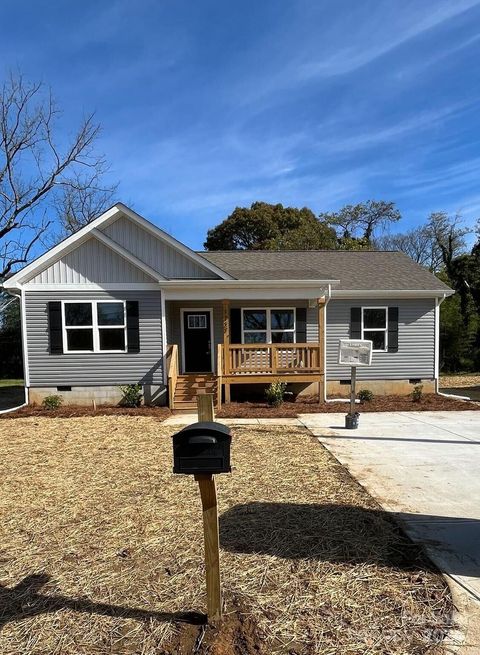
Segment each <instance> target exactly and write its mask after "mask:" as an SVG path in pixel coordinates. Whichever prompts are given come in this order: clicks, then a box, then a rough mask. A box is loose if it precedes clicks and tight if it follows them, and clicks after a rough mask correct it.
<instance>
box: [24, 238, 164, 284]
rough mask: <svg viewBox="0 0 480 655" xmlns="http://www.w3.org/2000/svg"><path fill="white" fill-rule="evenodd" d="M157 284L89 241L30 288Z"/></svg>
mask: <svg viewBox="0 0 480 655" xmlns="http://www.w3.org/2000/svg"><path fill="white" fill-rule="evenodd" d="M154 281H155V280H154V279H153V278H151V277H150V276H149V275H147V274H146V273H144V272H143V271H141V270H140V269H139V268H137V267H136V266H134V265H133V264H130V262H128V261H127V260H126V259H124V258H123V257H120V255H117V254H116V253H115V252H113V250H111V249H110V248H108V247H107V246H104V245H103V243H101V242H100V241H98V240H97V239H95V238H94V237H90V239H89V240H88V241H86V242H84V243H83V244H82V245H80V246H78V248H75V250H72V251H71V252H69V253H68V254H67V255H65V256H64V257H62V258H61V259H59V260H58V261H56V262H55V263H54V264H52V265H51V266H49V267H48V268H46V269H45V270H44V271H42V272H41V273H38V274H37V275H35V277H33V278H32V279H31V280H29V283H30V284H32V283H33V284H70V283H71V284H102V283H106V282H109V283H117V282H120V283H121V282H134V283H137V282H154Z"/></svg>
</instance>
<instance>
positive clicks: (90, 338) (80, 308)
mask: <svg viewBox="0 0 480 655" xmlns="http://www.w3.org/2000/svg"><path fill="white" fill-rule="evenodd" d="M126 330H127V325H126V310H125V302H124V301H123V300H120V301H118V300H114V301H110V300H108V301H89V302H64V303H63V334H64V338H63V339H64V351H65V352H125V351H126V344H127V340H126Z"/></svg>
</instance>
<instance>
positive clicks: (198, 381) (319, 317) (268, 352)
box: [166, 297, 325, 409]
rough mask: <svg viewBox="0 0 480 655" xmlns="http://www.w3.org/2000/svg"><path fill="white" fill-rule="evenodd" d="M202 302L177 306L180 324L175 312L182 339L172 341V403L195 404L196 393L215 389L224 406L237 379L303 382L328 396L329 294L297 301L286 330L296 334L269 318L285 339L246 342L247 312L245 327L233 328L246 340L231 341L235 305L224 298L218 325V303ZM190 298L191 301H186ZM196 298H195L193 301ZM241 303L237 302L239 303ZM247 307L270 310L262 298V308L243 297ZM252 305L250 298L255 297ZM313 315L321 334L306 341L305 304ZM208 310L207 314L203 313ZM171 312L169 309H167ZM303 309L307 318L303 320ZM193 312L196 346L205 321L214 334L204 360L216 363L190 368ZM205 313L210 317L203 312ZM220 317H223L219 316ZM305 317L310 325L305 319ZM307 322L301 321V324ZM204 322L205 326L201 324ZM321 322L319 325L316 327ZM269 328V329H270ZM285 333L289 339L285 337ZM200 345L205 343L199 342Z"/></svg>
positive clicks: (181, 406)
mask: <svg viewBox="0 0 480 655" xmlns="http://www.w3.org/2000/svg"><path fill="white" fill-rule="evenodd" d="M197 303H199V304H200V305H201V307H199V308H193V309H188V308H184V307H177V314H176V316H178V317H179V318H180V325H178V324H177V323H178V318H177V320H176V321H175V320H174V321H173V323H174V324H173V325H172V316H173V313H172V316H170V335H177V339H176V340H177V342H178V343H171V344H170V345H168V346H167V356H166V371H167V379H168V397H169V407H170V408H171V409H193V408H195V406H196V396H197V395H198V394H199V393H212V394H213V396H214V400H215V405H216V406H217V408H220V407H221V405H222V402H223V401H224V402H227V403H228V402H230V399H231V385H238V384H240V385H241V384H243V385H245V384H259V385H260V384H262V385H266V384H270V383H271V382H273V381H275V380H280V381H282V382H286V383H303V384H311V383H317V385H318V399H319V402H323V400H324V397H325V395H324V390H325V297H322V298H318V299H316V300H315V302H312V300H309V301H304V303H303V306H302V302H298V303H297V305H298V306H297V307H296V308H295V314H294V316H295V318H294V322H293V329H292V330H288V329H285V330H284V332H285V333H286V332H291V334H288V335H287V334H280V332H281V330H280V329H278V330H276V329H274V330H272V329H271V325H270V323H271V321H270V319H269V321H268V323H269V331H268V334H269V336H270V337H272V335H273V333H277V334H276V335H275V338H276V339H282V341H281V342H280V343H261V342H259V343H256V342H255V343H245V342H244V341H245V336H246V331H245V330H244V329H243V327H244V317H243V315H242V330H241V333H240V334H239V332H238V330H234V338H235V341H239V340H240V339H239V336H240V337H241V340H242V343H235V342H233V343H232V338H231V337H232V309H233V311H236V310H238V308H237V307H235V308H232V307H231V303H230V301H229V300H223V301H222V303H221V308H220V307H219V308H218V309H221V320H219V321H217V323H218V325H217V329H214V325H213V323H214V314H215V312H214V308H212V307H209V306H208V303H207V302H205V303H204V302H201V303H200V301H197ZM187 304H188V303H187ZM190 304H191V303H190ZM238 304H239V303H238V302H237V303H236V305H238ZM241 304H242V306H244V309H242V311H249V312H256V313H260V314H261V312H266V311H267V310H265V309H258V307H259V303H258V302H256V303H255V307H256V308H257V309H255V310H253V309H250V307H249V303H248V302H247V301H244V302H242V303H241ZM280 304H281V301H279V302H278V303H274V305H273V306H274V307H275V306H278V305H280ZM250 305H251V303H250ZM307 306H308V308H309V310H310V316H312V312H313V315H314V319H313V322H314V323H315V325H314V326H313V328H314V329H312V330H310V335H311V334H314V333H316V334H315V336H316V337H317V338H316V339H315V340H314V341H307V340H306V339H305V337H306V308H307ZM272 311H275V312H276V313H277V314H278V313H279V312H284V313H285V314H286V313H287V312H288V311H291V310H290V309H289V308H288V309H285V308H282V309H281V310H278V309H276V310H272ZM202 312H204V313H205V314H202ZM167 314H168V310H167ZM300 314H302V317H304V316H305V318H302V319H301V320H300ZM189 316H193V317H194V319H192V320H191V323H192V328H194V330H195V332H192V335H193V336H192V339H195V350H197V349H198V345H199V343H201V342H199V341H198V335H199V334H200V331H201V329H202V327H204V329H205V330H206V331H207V332H206V337H208V336H209V339H208V343H209V350H208V353H207V356H206V358H205V360H204V362H206V364H204V365H205V366H208V363H209V358H211V369H210V368H208V369H207V370H200V371H197V370H194V371H189V370H188V367H186V361H187V360H186V352H188V348H189V345H191V344H190V342H189V335H188V331H187V329H186V327H187V322H186V319H188V320H189V321H190V319H189ZM204 316H205V317H206V318H204ZM219 318H220V317H219ZM304 323H305V325H304ZM300 324H302V327H300ZM199 326H201V327H199ZM317 328H318V329H317ZM262 330H263V328H262V327H259V328H258V330H257V332H256V334H258V335H261V334H262ZM300 333H301V335H302V336H303V339H302V341H299V342H296V341H292V342H290V341H286V339H287V338H288V339H294V338H295V337H296V336H297V335H299V334H300ZM265 334H267V331H265ZM283 339H285V341H283ZM200 350H201V348H200Z"/></svg>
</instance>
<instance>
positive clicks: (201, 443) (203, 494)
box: [173, 394, 231, 624]
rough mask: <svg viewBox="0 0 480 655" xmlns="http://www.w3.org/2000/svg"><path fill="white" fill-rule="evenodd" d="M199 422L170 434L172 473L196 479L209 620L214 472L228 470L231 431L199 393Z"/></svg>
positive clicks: (214, 584) (214, 596) (215, 612)
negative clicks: (192, 476) (171, 440)
mask: <svg viewBox="0 0 480 655" xmlns="http://www.w3.org/2000/svg"><path fill="white" fill-rule="evenodd" d="M197 407H198V418H199V421H198V422H197V423H194V424H192V425H188V426H187V427H185V428H183V429H182V430H180V432H178V433H177V434H175V435H173V472H174V473H183V474H187V475H188V474H193V475H194V476H195V480H196V481H197V482H198V487H199V490H200V498H201V501H202V514H203V538H204V543H205V576H206V583H207V614H208V621H209V623H214V624H215V623H217V622H218V621H219V620H220V619H221V617H222V594H221V587H220V542H219V529H218V509H217V490H216V485H215V477H214V475H215V474H216V473H230V471H231V468H230V443H231V434H230V430H229V428H228V427H227V426H225V425H222V424H221V423H215V422H214V420H213V419H214V413H213V396H212V395H211V394H201V395H199V396H198V401H197Z"/></svg>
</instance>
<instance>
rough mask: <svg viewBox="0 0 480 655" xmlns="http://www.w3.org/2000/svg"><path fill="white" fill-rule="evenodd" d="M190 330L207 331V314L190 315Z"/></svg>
mask: <svg viewBox="0 0 480 655" xmlns="http://www.w3.org/2000/svg"><path fill="white" fill-rule="evenodd" d="M187 318H188V329H189V330H205V329H206V327H207V315H206V314H189V315H188V317H187Z"/></svg>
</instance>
